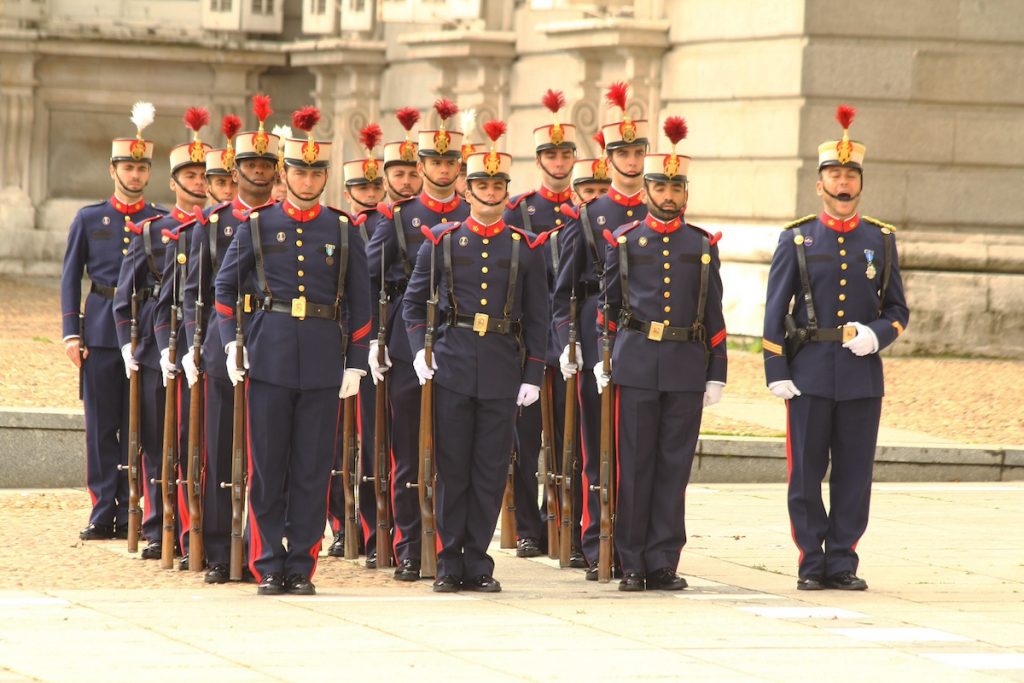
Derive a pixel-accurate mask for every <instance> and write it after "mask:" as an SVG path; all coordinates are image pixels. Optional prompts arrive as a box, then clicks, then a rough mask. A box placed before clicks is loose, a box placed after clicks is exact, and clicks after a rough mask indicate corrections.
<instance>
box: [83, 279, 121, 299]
mask: <svg viewBox="0 0 1024 683" xmlns="http://www.w3.org/2000/svg"><path fill="white" fill-rule="evenodd" d="M114 290H115V288H114V287H107V286H106V285H101V284H99V283H98V282H93V283H92V284H90V285H89V291H90V292H92V293H93V294H99V295H100V296H102V297H103V298H104V299H113V298H114Z"/></svg>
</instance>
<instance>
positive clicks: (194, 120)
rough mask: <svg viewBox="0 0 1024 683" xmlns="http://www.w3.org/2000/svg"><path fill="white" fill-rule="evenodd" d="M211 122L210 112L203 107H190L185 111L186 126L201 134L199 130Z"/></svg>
mask: <svg viewBox="0 0 1024 683" xmlns="http://www.w3.org/2000/svg"><path fill="white" fill-rule="evenodd" d="M209 122H210V112H208V111H206V109H205V108H203V107H189V108H188V109H186V110H185V125H186V126H188V127H189V128H191V129H192V130H194V131H195V132H197V133H198V132H199V129H200V128H202V127H203V126H205V125H206V124H208V123H209Z"/></svg>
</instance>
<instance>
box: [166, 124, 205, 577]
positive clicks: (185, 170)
mask: <svg viewBox="0 0 1024 683" xmlns="http://www.w3.org/2000/svg"><path fill="white" fill-rule="evenodd" d="M209 122H210V113H209V112H208V111H206V109H203V108H201V107H191V108H189V109H188V110H187V111H186V112H185V123H186V125H187V126H188V127H189V128H191V129H192V130H193V131H194V132H195V135H194V138H193V140H192V142H189V143H185V144H183V145H178V146H176V147H174V148H172V149H171V169H172V170H171V177H172V178H174V179H175V183H176V184H177V185H178V187H179V188H180V189H181V190H182V192H184V193H185V194H186V195H188V199H186V200H185V201H188V200H191V201H192V202H193V203H192V204H191V206H190V208H191V210H192V212H191V217H190V218H189V220H188V221H186V222H184V223H182V224H180V225H178V226H177V227H175V228H168V229H165V230H164V234H163V237H164V238H165V239H169V240H170V242H168V246H169V248H168V249H166V250H165V254H164V262H163V265H162V269H161V273H162V275H161V278H160V281H161V282H162V283H165V286H162V287H161V288H160V295H159V296H158V297H157V301H156V307H155V308H154V310H153V332H154V334H155V335H156V343H157V347H158V348H159V349H160V369H161V371H162V372H163V382H164V386H166V385H167V381H168V380H169V379H170V378H171V376H173V375H177V374H178V373H179V372H180V370H181V368H182V364H181V359H182V356H184V346H183V344H184V341H185V334H184V328H185V320H184V316H183V315H182V299H183V295H184V291H185V278H186V275H187V272H188V270H187V267H188V254H189V238H190V235H191V233H190V231H189V230H188V228H190V227H191V226H194V225H196V223H197V217H198V218H199V219H200V220H204V219H203V214H202V213H201V211H200V209H201V208H202V205H201V204H196V203H194V202H198V201H199V199H200V195H199V193H198V192H193V190H190V189H188V188H189V187H190V184H191V179H193V178H195V177H203V178H204V182H203V188H204V189H205V190H207V193H208V190H209V188H208V186H207V185H206V182H205V177H206V154H207V151H208V150H209V149H210V145H208V144H206V143H204V142H202V141H201V140H200V139H199V129H200V128H202V127H203V126H205V125H206V124H208V123H209ZM207 193H204V196H203V197H202V199H203V200H204V203H205V200H206V196H205V194H207ZM180 204H181V201H179V205H180ZM172 307H174V308H176V309H177V315H176V317H177V323H178V327H177V329H176V330H174V335H175V340H176V341H175V347H176V349H178V348H180V349H181V352H178V351H176V353H175V356H176V357H175V362H173V363H172V362H170V348H169V346H170V336H171V308H172ZM185 388H186V387H182V386H181V384H180V383H179V384H177V385H176V389H177V392H178V395H177V416H178V424H177V430H178V462H177V463H176V466H177V468H178V471H177V472H175V473H174V474H175V477H176V478H177V479H178V480H180V481H184V480H185V474H186V471H187V465H186V463H187V462H188V460H187V457H186V454H187V453H188V416H189V405H190V404H191V394H190V393H189V392H188V391H185V390H184V389H185ZM164 428H165V429H166V428H167V425H164ZM175 488H176V490H177V503H178V507H177V509H178V515H177V519H176V523H177V526H178V534H177V539H178V544H179V547H180V548H181V552H182V558H181V562H180V563H179V564H178V569H181V570H186V569H188V567H189V558H188V547H189V546H188V530H189V526H190V520H189V509H188V497H187V495H186V494H187V491H186V490H185V487H184V486H177V487H175Z"/></svg>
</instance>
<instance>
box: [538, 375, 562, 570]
mask: <svg viewBox="0 0 1024 683" xmlns="http://www.w3.org/2000/svg"><path fill="white" fill-rule="evenodd" d="M551 372H552V371H551V368H548V367H546V366H545V368H544V384H543V386H542V387H541V390H540V416H541V417H540V419H541V433H540V460H539V461H538V463H537V465H538V466H537V470H538V471H537V477H538V478H539V479H541V484H542V485H543V486H544V512H545V518H546V520H547V524H548V557H550V558H551V559H555V558H557V557H558V552H559V538H558V532H559V528H558V488H557V486H556V483H555V480H556V474H555V451H554V449H553V448H552V444H553V443H554V442H555V415H554V412H553V411H554V408H553V406H552V405H551V401H552V398H553V396H554V379H553V378H552V376H551Z"/></svg>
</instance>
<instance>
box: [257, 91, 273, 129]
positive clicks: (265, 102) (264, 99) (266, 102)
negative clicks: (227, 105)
mask: <svg viewBox="0 0 1024 683" xmlns="http://www.w3.org/2000/svg"><path fill="white" fill-rule="evenodd" d="M252 112H253V113H254V114H256V118H257V119H259V120H260V123H263V122H264V121H266V120H267V118H268V117H269V116H270V115H271V114H273V113H274V110H273V109H271V108H270V95H253V96H252Z"/></svg>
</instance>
